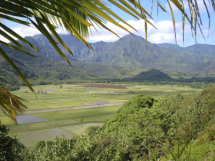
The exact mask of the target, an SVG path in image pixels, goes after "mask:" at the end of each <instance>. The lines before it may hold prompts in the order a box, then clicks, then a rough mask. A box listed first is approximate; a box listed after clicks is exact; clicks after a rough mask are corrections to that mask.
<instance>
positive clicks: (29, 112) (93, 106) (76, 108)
mask: <svg viewBox="0 0 215 161" xmlns="http://www.w3.org/2000/svg"><path fill="white" fill-rule="evenodd" d="M124 104H125V103H124V102H120V103H109V104H103V105H88V106H78V107H68V108H55V109H46V110H35V111H26V112H24V114H32V113H45V112H56V111H68V110H79V109H85V108H98V107H107V106H119V105H124Z"/></svg>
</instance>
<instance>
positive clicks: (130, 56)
mask: <svg viewBox="0 0 215 161" xmlns="http://www.w3.org/2000/svg"><path fill="white" fill-rule="evenodd" d="M60 36H61V38H62V39H63V41H64V42H65V43H66V44H67V45H68V47H69V48H70V49H71V51H72V52H73V53H74V55H75V58H76V59H77V60H78V61H80V62H96V63H100V64H107V65H117V66H121V67H132V68H149V69H153V68H156V69H161V70H169V71H179V72H185V73H196V74H197V73H198V71H197V70H195V69H196V64H200V67H199V68H201V69H202V68H203V67H201V65H203V64H202V63H203V62H204V63H206V62H209V61H210V62H215V45H206V44H197V45H193V46H190V47H180V46H178V45H176V44H153V43H150V42H148V43H147V45H146V41H145V39H144V38H142V37H140V36H136V35H126V36H124V37H122V38H121V39H120V40H118V41H115V42H103V41H100V42H96V43H90V45H91V46H92V47H93V48H94V50H95V52H94V51H93V50H91V49H88V48H87V47H86V46H85V45H84V44H83V43H82V42H81V41H79V40H78V39H76V38H75V37H72V36H70V35H60ZM33 38H34V40H36V41H37V43H38V44H39V45H41V46H43V47H45V48H48V49H49V50H53V52H52V53H54V52H55V51H54V49H53V47H52V46H51V45H50V43H49V42H48V41H47V40H46V38H45V37H44V36H42V35H35V36H33ZM60 47H61V46H60ZM61 49H62V50H63V52H64V53H65V54H66V55H67V56H68V57H69V60H74V59H73V58H72V57H71V55H70V54H69V53H68V52H66V51H65V50H64V49H63V47H61ZM55 53H56V52H55ZM53 55H56V56H57V57H55V56H51V55H50V58H52V59H54V60H55V61H59V60H62V59H61V58H59V55H58V54H57V53H56V54H53ZM48 57H49V56H48ZM205 65H206V66H207V63H206V64H204V65H203V66H204V68H205ZM210 66H211V65H210ZM212 71H213V69H211V68H210V67H207V72H209V73H210V72H212ZM203 72H205V71H203Z"/></svg>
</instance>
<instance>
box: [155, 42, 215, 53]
mask: <svg viewBox="0 0 215 161" xmlns="http://www.w3.org/2000/svg"><path fill="white" fill-rule="evenodd" d="M157 45H158V46H159V47H161V48H166V49H171V50H172V49H173V50H179V51H186V52H191V53H196V54H200V55H213V56H215V45H209V44H196V45H192V46H188V47H180V46H179V45H175V44H168V43H163V44H157Z"/></svg>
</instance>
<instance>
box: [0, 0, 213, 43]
mask: <svg viewBox="0 0 215 161" xmlns="http://www.w3.org/2000/svg"><path fill="white" fill-rule="evenodd" d="M197 1H198V2H199V8H200V12H201V15H202V21H203V25H202V26H201V27H202V31H203V33H204V34H205V37H206V41H205V40H204V38H203V37H202V35H201V33H200V31H199V29H198V31H197V43H205V44H213V45H215V22H214V21H213V20H215V14H214V11H213V10H212V7H211V6H210V5H209V11H210V15H211V28H210V31H209V32H210V34H209V37H208V24H209V22H208V17H207V13H206V10H205V8H204V5H203V3H202V0H197ZM184 2H185V7H186V8H187V5H186V0H185V1H184ZM207 2H208V1H207ZM160 3H161V4H162V5H163V6H165V7H166V10H167V11H168V12H167V13H165V12H163V11H162V10H161V9H159V13H158V16H157V4H156V3H154V7H153V18H154V19H153V20H151V22H152V23H153V24H154V25H155V26H156V27H157V28H158V30H156V29H154V28H153V27H151V26H150V25H149V26H148V41H150V42H152V43H176V42H175V36H174V30H173V24H172V17H171V13H170V11H169V9H168V4H167V3H166V1H164V0H163V1H160ZM141 5H142V6H144V8H145V9H146V10H147V11H148V12H149V13H150V12H151V0H141ZM109 7H110V8H111V9H112V10H113V11H114V12H115V13H117V15H119V16H120V17H122V18H123V19H124V20H125V21H126V22H128V23H129V24H131V25H132V26H134V27H135V28H136V29H137V30H138V32H135V31H133V30H132V29H130V28H129V27H128V29H130V31H132V33H134V34H136V35H139V36H142V37H143V38H145V33H144V31H145V29H144V21H143V20H137V19H135V18H133V17H132V16H130V15H128V14H126V13H124V12H123V11H121V10H119V9H118V8H117V7H115V6H113V5H110V6H109ZM173 10H174V14H175V19H176V32H177V43H178V44H179V45H180V46H183V38H182V14H181V13H180V11H178V10H177V8H176V7H173ZM186 11H187V12H188V10H186ZM188 13H189V12H188ZM4 23H5V24H6V25H7V26H9V27H10V28H11V29H13V30H14V31H16V32H17V33H19V34H20V35H22V36H33V35H35V34H39V32H38V31H37V30H36V29H35V28H33V27H30V28H29V27H26V26H21V25H17V24H16V23H12V22H10V21H5V20H4ZM119 23H121V22H119ZM106 25H107V26H108V27H109V28H110V29H112V30H113V31H115V32H116V33H117V34H118V35H119V36H121V37H123V36H124V35H127V34H128V33H127V32H125V31H124V30H122V29H119V28H118V27H116V26H114V25H113V24H111V23H109V22H108V23H107V24H106ZM98 31H99V32H98V33H97V32H96V31H95V30H94V29H92V32H93V36H90V37H89V38H88V41H90V42H97V41H108V42H111V41H116V40H118V37H116V36H115V35H113V34H111V33H110V32H108V31H106V30H104V29H102V30H98ZM58 33H60V34H67V32H66V31H63V30H62V29H59V30H58ZM0 39H2V40H3V41H7V40H6V39H4V38H2V37H1V36H0ZM193 44H195V39H194V38H192V34H191V30H190V25H189V23H188V22H186V26H185V42H184V46H190V45H193Z"/></svg>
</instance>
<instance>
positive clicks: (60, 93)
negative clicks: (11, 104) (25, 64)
mask: <svg viewBox="0 0 215 161" xmlns="http://www.w3.org/2000/svg"><path fill="white" fill-rule="evenodd" d="M84 85H85V84H79V85H75V84H73V85H70V84H64V85H62V88H61V86H60V85H43V86H33V87H34V90H35V91H36V93H37V94H36V96H37V98H36V96H35V94H34V93H32V92H30V91H29V89H28V88H27V87H21V89H20V90H19V91H14V92H12V93H13V94H16V95H17V96H20V97H22V98H24V99H25V100H26V102H25V104H26V105H27V106H28V109H27V110H26V111H34V112H35V113H34V112H33V113H31V114H30V115H33V116H36V117H39V118H44V119H48V120H49V121H45V122H36V123H26V124H18V125H14V123H13V122H12V121H11V120H10V119H9V118H7V117H6V116H5V115H4V114H3V113H0V121H1V122H2V123H3V124H7V125H9V128H10V135H11V136H12V135H15V134H17V135H18V137H19V138H20V141H21V142H23V143H24V144H25V145H26V146H28V147H33V146H34V145H35V143H36V141H38V139H40V140H47V139H48V140H53V139H54V138H55V137H56V136H60V134H64V135H65V136H66V137H72V136H75V135H80V134H81V133H83V131H84V129H86V128H87V127H88V125H102V123H104V122H105V121H106V120H107V119H108V118H110V117H111V116H112V115H113V114H114V113H115V112H116V111H117V110H118V109H119V108H120V107H121V106H106V107H105V106H104V107H99V108H98V107H97V108H86V109H72V107H78V106H85V105H90V104H95V103H97V102H99V101H108V102H110V103H119V102H126V101H127V100H129V99H130V98H132V97H134V96H135V95H136V94H138V93H144V94H146V95H150V96H152V97H154V98H156V99H159V98H163V97H165V96H167V95H175V94H177V93H183V94H186V93H190V92H191V91H192V90H193V91H195V92H198V91H200V89H192V88H190V87H187V86H186V87H177V86H176V85H175V86H170V85H162V86H160V85H159V86H158V85H157V86H155V85H154V86H153V85H151V86H146V85H126V86H125V88H122V89H120V88H100V87H99V88H98V87H84ZM38 91H44V92H43V93H41V92H40V93H38ZM86 107H87V106H86ZM57 108H71V109H70V110H66V111H56V112H52V111H50V112H44V113H36V111H37V110H45V109H57ZM24 114H25V113H24ZM24 114H23V115H24ZM39 133H41V135H40V137H38V138H37V137H36V136H37V135H39ZM28 136H32V137H31V138H28Z"/></svg>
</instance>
